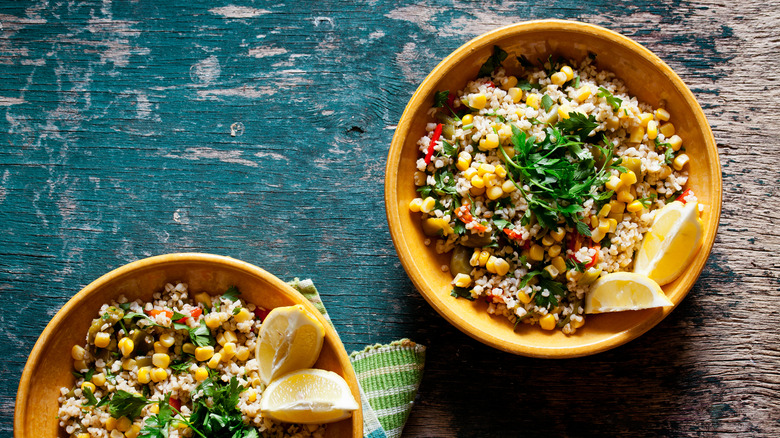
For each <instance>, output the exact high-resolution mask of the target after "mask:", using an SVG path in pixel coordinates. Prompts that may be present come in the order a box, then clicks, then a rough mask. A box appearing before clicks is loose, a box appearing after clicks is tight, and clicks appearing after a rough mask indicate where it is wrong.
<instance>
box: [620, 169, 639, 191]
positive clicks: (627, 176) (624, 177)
mask: <svg viewBox="0 0 780 438" xmlns="http://www.w3.org/2000/svg"><path fill="white" fill-rule="evenodd" d="M620 182H622V183H623V185H624V186H626V187H628V186H630V185H631V184H636V174H635V173H634V172H633V171H631V170H628V171H626V172H623V173H621V174H620Z"/></svg>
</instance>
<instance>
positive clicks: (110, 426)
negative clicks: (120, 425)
mask: <svg viewBox="0 0 780 438" xmlns="http://www.w3.org/2000/svg"><path fill="white" fill-rule="evenodd" d="M155 406H156V405H155ZM116 421H117V420H116V418H114V417H108V419H107V420H106V430H108V431H111V430H114V429H116Z"/></svg>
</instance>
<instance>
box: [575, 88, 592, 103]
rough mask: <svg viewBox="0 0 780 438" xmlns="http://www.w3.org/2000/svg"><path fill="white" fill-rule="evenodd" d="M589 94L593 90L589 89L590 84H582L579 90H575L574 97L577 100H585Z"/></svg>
mask: <svg viewBox="0 0 780 438" xmlns="http://www.w3.org/2000/svg"><path fill="white" fill-rule="evenodd" d="M591 94H593V91H592V90H591V89H590V86H588V85H583V86H582V87H580V89H579V90H577V95H576V97H575V99H577V102H585V100H586V99H587V98H589V97H590V95H591Z"/></svg>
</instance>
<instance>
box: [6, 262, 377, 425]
mask: <svg viewBox="0 0 780 438" xmlns="http://www.w3.org/2000/svg"><path fill="white" fill-rule="evenodd" d="M182 263H198V264H202V265H219V266H222V267H224V268H230V269H234V270H237V271H243V272H245V273H247V274H250V275H251V276H255V277H257V278H258V279H261V280H263V281H265V282H267V283H269V284H271V285H272V286H273V287H274V288H275V289H276V290H277V291H278V292H280V293H282V294H284V295H286V296H288V297H289V298H291V300H292V301H295V302H296V303H297V302H300V304H302V305H303V306H304V307H305V308H306V310H308V311H309V313H311V314H312V315H315V317H316V318H317V319H318V320H319V321H320V323H321V324H322V326H323V327H324V328H325V337H326V338H327V339H330V340H332V341H333V344H334V346H335V350H336V352H335V353H336V357H337V358H338V362H339V365H340V366H341V367H342V369H343V374H344V379H345V380H346V381H347V383H348V384H349V386H350V389H351V390H352V393H353V395H354V396H355V399H356V400H357V402H358V405H359V406H360V408H359V409H357V410H356V411H355V412H353V414H352V420H351V422H352V429H353V434H352V435H353V437H354V438H360V437H362V436H363V411H362V402H361V400H360V390H359V385H358V381H357V376H356V375H355V370H354V369H353V368H352V362H351V361H350V360H349V355H348V354H347V351H346V349H345V348H344V345H343V344H342V342H341V338H340V337H339V336H338V333H336V329H335V328H333V326H332V325H331V324H330V322H328V321H327V320H326V319H325V317H324V316H323V315H322V314H321V313H320V312H319V310H317V308H316V307H314V305H312V304H311V302H309V300H307V299H306V297H304V296H303V295H302V294H301V293H300V292H298V291H296V290H295V289H293V288H292V286H290V285H289V284H287V283H285V282H284V281H282V280H280V279H279V278H278V277H276V276H274V275H273V274H271V273H269V272H268V271H266V270H264V269H262V268H260V267H258V266H255V265H253V264H251V263H247V262H244V261H241V260H238V259H234V258H232V257H227V256H221V255H216V254H207V253H172V254H163V255H158V256H153V257H148V258H145V259H141V260H137V261H134V262H131V263H128V264H126V265H123V266H120V267H118V268H116V269H114V270H112V271H110V272H108V273H106V274H103V275H102V276H100V277H99V278H98V279H96V280H94V281H93V282H91V283H89V284H88V285H87V286H85V287H84V288H83V289H81V290H80V291H79V292H78V293H77V294H76V295H74V296H73V297H72V298H71V299H70V300H68V302H67V303H65V305H64V306H62V308H61V309H60V310H59V311H57V313H56V314H55V315H54V317H53V318H52V319H51V321H49V323H48V324H47V325H46V328H44V330H43V332H42V333H41V335H40V336H39V337H38V340H37V341H36V342H35V345H34V346H33V349H32V351H31V352H30V355H29V356H28V358H27V363H26V364H25V366H24V370H23V371H22V377H21V379H20V381H19V389H18V391H17V394H16V408H15V411H14V436H15V437H25V436H26V435H25V432H26V425H25V424H24V421H25V418H26V417H27V415H28V413H27V400H28V399H29V398H30V396H31V395H32V394H30V387H31V383H32V377H33V374H34V372H35V370H36V369H37V368H38V366H39V364H40V361H41V355H42V353H43V352H45V350H46V349H47V347H48V344H49V339H50V338H51V333H52V332H53V331H54V330H57V329H58V328H59V326H60V325H61V324H63V323H64V321H65V320H66V318H67V316H68V315H69V314H70V313H71V312H72V311H73V309H75V308H77V307H78V306H80V305H82V304H83V303H84V302H85V301H87V300H88V299H90V298H91V295H92V294H94V293H95V291H96V290H98V289H100V288H102V287H104V286H105V285H106V284H107V283H110V282H112V281H116V280H118V279H120V278H122V277H125V276H130V275H133V274H134V273H135V272H136V271H142V270H144V269H147V268H152V267H155V266H163V265H176V264H182Z"/></svg>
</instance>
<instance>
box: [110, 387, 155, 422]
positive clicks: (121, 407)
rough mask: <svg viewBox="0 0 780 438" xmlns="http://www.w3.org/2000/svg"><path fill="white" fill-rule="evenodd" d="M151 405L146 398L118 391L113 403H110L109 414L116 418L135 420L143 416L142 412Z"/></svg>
mask: <svg viewBox="0 0 780 438" xmlns="http://www.w3.org/2000/svg"><path fill="white" fill-rule="evenodd" d="M148 404H149V400H147V399H146V397H143V396H140V395H135V394H131V393H129V392H127V391H125V390H122V389H120V390H117V392H116V394H114V397H113V398H111V401H109V402H108V412H109V413H110V414H111V416H112V417H114V418H121V417H127V418H129V419H130V420H135V419H136V418H137V417H138V416H139V415H141V410H142V409H143V408H144V406H146V405H148Z"/></svg>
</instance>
